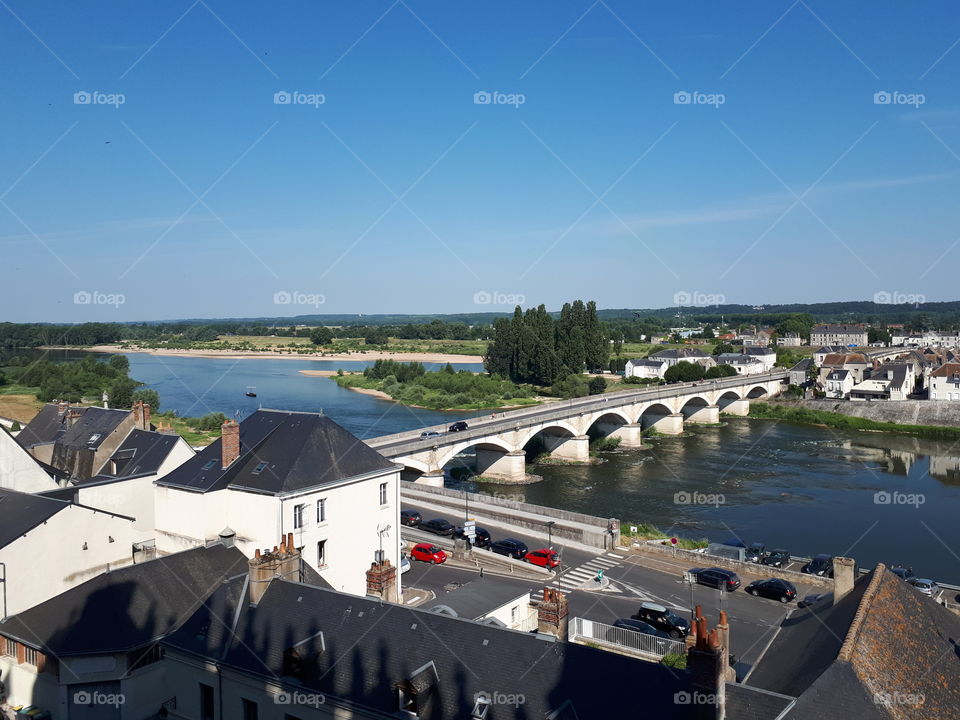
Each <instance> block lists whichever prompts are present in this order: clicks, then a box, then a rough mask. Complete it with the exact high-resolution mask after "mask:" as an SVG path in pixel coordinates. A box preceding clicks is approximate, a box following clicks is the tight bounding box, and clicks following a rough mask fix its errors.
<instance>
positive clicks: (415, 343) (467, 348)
mask: <svg viewBox="0 0 960 720" xmlns="http://www.w3.org/2000/svg"><path fill="white" fill-rule="evenodd" d="M121 345H122V346H123V347H128V348H143V349H161V348H176V349H181V350H233V351H238V350H247V351H250V350H254V351H257V350H259V351H264V352H268V351H272V352H289V353H296V354H317V355H323V354H341V353H363V352H365V351H368V350H371V351H387V352H422V353H445V354H451V355H483V354H484V353H485V352H486V351H487V341H486V340H403V339H400V338H390V339H389V341H388V342H387V344H386V345H367V344H366V343H365V342H364V340H363V338H337V339H335V340H334V341H333V343H331V344H330V345H324V346H317V345H314V344H313V343H312V342H311V341H310V338H305V337H269V336H267V337H261V336H259V335H224V336H221V337H220V338H219V339H218V340H215V341H211V342H181V341H177V340H171V341H170V342H157V341H149V340H145V341H134V340H128V341H125V342H123V343H121Z"/></svg>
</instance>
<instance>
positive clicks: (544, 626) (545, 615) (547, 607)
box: [537, 587, 570, 640]
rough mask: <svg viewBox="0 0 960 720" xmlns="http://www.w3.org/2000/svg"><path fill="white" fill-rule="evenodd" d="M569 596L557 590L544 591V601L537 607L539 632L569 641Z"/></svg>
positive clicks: (546, 588)
mask: <svg viewBox="0 0 960 720" xmlns="http://www.w3.org/2000/svg"><path fill="white" fill-rule="evenodd" d="M569 612H570V611H569V608H568V606H567V596H566V595H564V594H563V593H562V592H560V591H559V590H557V589H555V588H550V587H545V588H544V589H543V600H542V601H541V602H540V604H539V605H538V606H537V632H540V633H546V634H548V635H555V636H556V637H557V638H558V639H560V640H566V639H567V615H569Z"/></svg>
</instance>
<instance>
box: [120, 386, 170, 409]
mask: <svg viewBox="0 0 960 720" xmlns="http://www.w3.org/2000/svg"><path fill="white" fill-rule="evenodd" d="M112 399H113V398H111V400H112ZM138 402H142V403H143V404H144V405H149V406H150V412H151V414H156V413H158V412H160V393H158V392H157V391H156V390H151V389H150V388H143V389H142V390H137V391H136V392H134V393H133V395H132V397H131V398H130V404H131V407H132V406H133V405H136V404H137V403H138Z"/></svg>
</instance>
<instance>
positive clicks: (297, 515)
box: [293, 505, 306, 530]
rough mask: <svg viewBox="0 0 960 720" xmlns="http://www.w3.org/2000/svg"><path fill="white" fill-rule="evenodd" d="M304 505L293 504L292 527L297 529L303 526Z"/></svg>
mask: <svg viewBox="0 0 960 720" xmlns="http://www.w3.org/2000/svg"><path fill="white" fill-rule="evenodd" d="M304 507H306V506H305V505H294V506H293V529H294V530H298V529H300V528H302V527H303V508H304Z"/></svg>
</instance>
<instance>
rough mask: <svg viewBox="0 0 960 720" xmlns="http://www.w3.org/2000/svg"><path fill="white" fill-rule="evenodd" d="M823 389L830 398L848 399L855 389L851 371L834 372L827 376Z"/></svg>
mask: <svg viewBox="0 0 960 720" xmlns="http://www.w3.org/2000/svg"><path fill="white" fill-rule="evenodd" d="M823 387H824V392H825V393H826V395H827V397H828V398H836V399H843V398H846V397H847V396H848V395H850V391H851V390H852V389H853V373H852V372H850V371H849V370H833V371H831V372H830V373H829V374H828V375H827V377H826V380H825V381H824V385H823Z"/></svg>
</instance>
